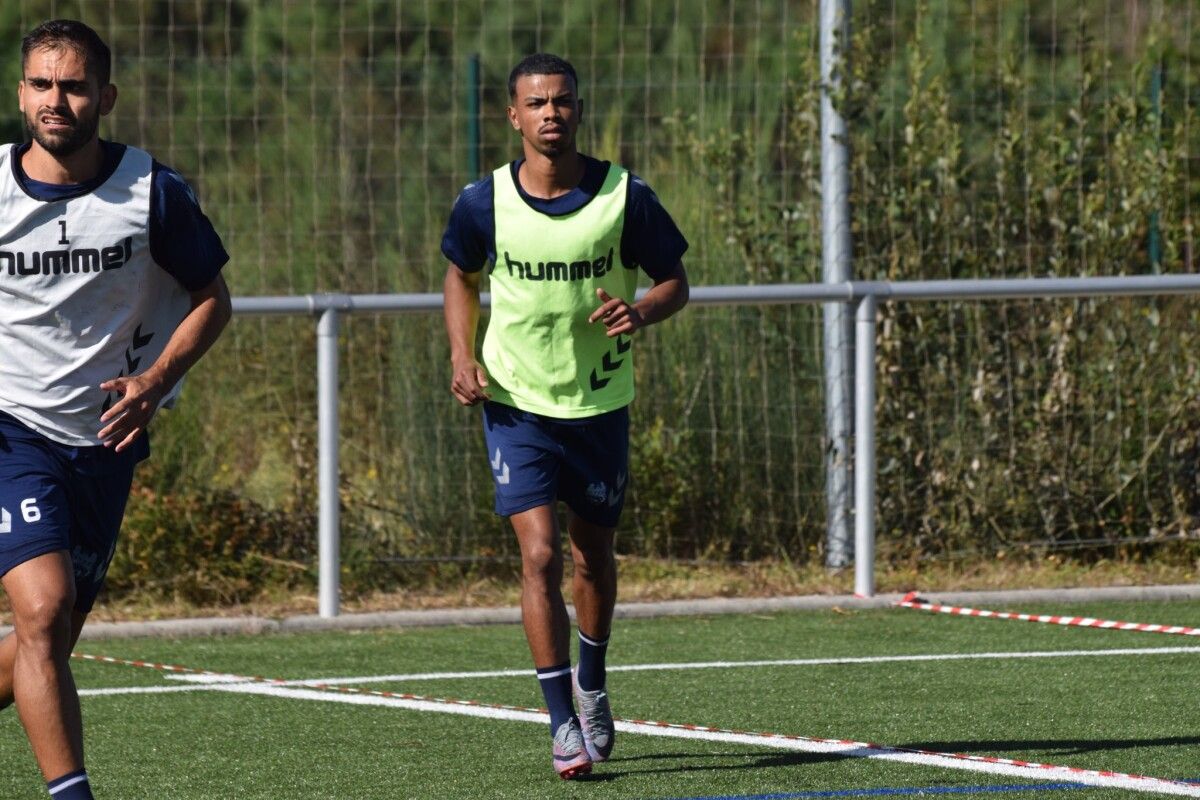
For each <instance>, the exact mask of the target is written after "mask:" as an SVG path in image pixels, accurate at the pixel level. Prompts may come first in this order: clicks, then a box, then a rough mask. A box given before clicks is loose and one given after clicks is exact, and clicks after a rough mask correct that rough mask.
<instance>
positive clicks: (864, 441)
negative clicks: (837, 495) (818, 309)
mask: <svg viewBox="0 0 1200 800" xmlns="http://www.w3.org/2000/svg"><path fill="white" fill-rule="evenodd" d="M876 304H877V299H876V297H875V295H874V294H867V295H865V296H863V297H862V298H860V299H859V301H858V310H857V312H856V313H855V319H856V325H855V343H854V345H855V370H854V416H855V420H854V423H855V424H854V594H855V595H857V596H859V597H871V596H873V595H874V594H875V309H876Z"/></svg>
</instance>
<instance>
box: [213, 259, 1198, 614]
mask: <svg viewBox="0 0 1200 800" xmlns="http://www.w3.org/2000/svg"><path fill="white" fill-rule="evenodd" d="M640 294H641V292H639V296H640ZM1178 294H1200V275H1138V276H1121V277H1104V278H1024V279H987V280H938V281H904V282H885V281H847V282H844V283H821V284H774V285H761V286H702V287H693V288H692V290H691V301H690V302H691V304H693V305H704V306H730V305H780V304H802V303H807V304H815V303H830V302H840V303H846V304H847V305H849V306H850V307H852V308H853V310H854V314H855V350H856V356H855V370H854V395H853V402H854V412H853V415H854V420H855V430H854V457H853V466H854V591H855V594H857V595H859V596H862V597H870V596H872V595H874V593H875V577H874V572H875V472H876V464H875V378H876V375H875V338H876V310H877V308H878V305H879V303H881V302H897V301H906V302H909V301H939V300H956V301H957V300H1015V299H1049V298H1069V297H1115V296H1147V295H1151V296H1153V295H1178ZM481 303H482V305H483V307H484V308H487V307H488V305H489V297H488V295H487V294H486V293H485V294H484V295H483V296H482V297H481ZM441 308H442V296H441V295H440V294H359V295H345V294H313V295H301V296H292V297H239V298H235V299H234V301H233V310H234V313H235V314H239V315H312V316H316V317H317V409H318V410H317V416H318V471H317V474H318V482H319V487H318V495H317V498H318V499H317V502H318V532H317V538H318V560H319V565H318V582H319V589H318V613H320V615H321V616H323V617H334V616H337V614H338V605H339V579H338V574H339V569H340V557H339V548H340V540H341V537H340V531H339V508H338V480H339V471H340V468H339V463H338V437H339V430H338V393H337V386H338V331H339V327H340V320H341V316H342V315H343V314H354V313H373V314H394V313H429V312H433V311H438V310H440V309H441Z"/></svg>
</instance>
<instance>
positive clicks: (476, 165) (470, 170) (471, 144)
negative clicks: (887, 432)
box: [467, 53, 482, 181]
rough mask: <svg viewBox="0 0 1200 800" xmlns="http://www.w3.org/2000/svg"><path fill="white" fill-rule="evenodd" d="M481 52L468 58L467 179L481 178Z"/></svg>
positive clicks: (475, 179)
mask: <svg viewBox="0 0 1200 800" xmlns="http://www.w3.org/2000/svg"><path fill="white" fill-rule="evenodd" d="M479 72H480V64H479V53H472V54H471V55H470V56H468V58H467V180H468V181H477V180H479V171H480V169H481V167H480V155H479V150H480V146H479V143H480V141H481V138H482V137H481V136H480V130H479V127H480V123H479V81H480V77H479Z"/></svg>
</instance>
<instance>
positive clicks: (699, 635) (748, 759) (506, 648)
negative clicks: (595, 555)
mask: <svg viewBox="0 0 1200 800" xmlns="http://www.w3.org/2000/svg"><path fill="white" fill-rule="evenodd" d="M1011 610H1019V611H1032V612H1038V613H1070V614H1080V615H1083V614H1086V615H1090V616H1097V617H1103V618H1108V619H1124V620H1131V621H1135V622H1146V623H1154V622H1161V623H1170V624H1179V625H1190V626H1200V603H1126V604H1118V603H1104V604H1088V605H1070V606H1059V607H1057V608H1055V607H1047V606H1045V605H1042V606H1038V607H1034V608H1021V609H1011ZM612 642H613V644H612V646H611V648H610V657H609V660H610V666H612V667H614V668H620V667H635V666H638V665H661V666H660V667H658V668H647V669H631V670H619V669H614V671H613V672H611V673H610V676H609V689H610V692H611V696H612V698H613V704H614V711H615V713H616V714H617V715H618V716H619V717H622V718H627V719H641V720H660V721H667V722H673V723H685V724H693V725H703V726H711V727H715V728H723V729H724V728H728V729H739V730H750V731H764V732H772V733H780V734H794V735H802V736H810V737H829V738H846V739H853V740H856V741H869V742H877V743H881V744H887V745H897V746H908V747H919V748H925V749H930V750H936V751H943V752H945V751H953V752H969V753H973V754H980V755H989V756H1001V757H1005V758H1016V759H1022V760H1026V761H1040V762H1047V763H1052V764H1058V765H1066V766H1072V767H1080V768H1086V769H1089V770H1113V771H1118V772H1131V773H1140V774H1145V775H1151V776H1154V777H1158V778H1171V779H1196V778H1200V760H1197V759H1196V757H1195V753H1196V751H1197V745H1200V726H1198V725H1197V722H1198V721H1200V704H1198V703H1197V701H1196V699H1195V697H1196V684H1197V679H1200V641H1197V639H1196V637H1184V636H1170V635H1161V634H1147V633H1136V632H1118V631H1102V630H1088V629H1078V628H1060V627H1053V626H1046V625H1035V624H1029V623H1020V622H1002V621H992V620H975V619H964V618H952V617H943V616H934V615H930V614H923V613H919V612H915V611H907V610H899V609H893V610H880V611H822V612H809V613H778V614H769V615H748V616H714V617H677V618H664V619H657V620H628V621H620V620H619V621H618V622H617V624H616V626H615V629H614V631H613V637H612ZM1126 648H1136V649H1140V650H1147V649H1151V650H1159V649H1162V648H1184V651H1183V652H1173V653H1167V652H1159V653H1153V654H1151V653H1141V654H1128V655H1101V656H1083V655H1074V656H1067V657H1046V656H1039V657H1018V656H1017V655H1016V654H1019V653H1031V652H1062V651H1102V650H1113V649H1126ZM77 650H78V651H79V652H84V653H94V654H102V655H106V656H112V657H116V658H124V659H141V660H150V661H162V662H167V663H172V664H179V665H183V666H187V667H191V668H196V669H204V670H211V671H215V672H229V673H233V674H237V675H244V676H252V675H256V676H264V677H269V678H281V679H288V680H298V679H320V678H349V679H355V680H352V681H350V682H349V683H348V684H346V685H348V686H360V687H362V688H364V689H370V690H376V691H392V692H406V693H412V694H415V695H423V696H431V697H440V698H446V697H455V698H463V699H469V700H475V701H479V702H483V703H495V704H508V705H513V706H521V707H539V706H540V705H541V698H540V696H539V695H538V691H537V686H536V682H535V681H534V679H533V677H532V675H531V674H530V673H531V666H530V663H529V658H528V651H527V649H526V647H525V643H524V639H523V636H522V633H521V630H520V628H519V627H518V626H497V627H478V628H475V627H448V628H437V629H412V630H398V631H382V632H380V631H375V632H363V633H336V634H308V635H287V636H262V637H228V638H213V639H185V640H178V641H171V640H162V639H142V640H119V641H116V640H114V641H87V642H83V643H81V645H80V647H79V648H77ZM989 653H999V654H1005V655H1003V656H1002V657H987V658H972V659H940V658H939V659H932V660H927V661H917V662H912V661H910V662H898V661H864V662H863V663H854V664H816V665H813V664H809V665H783V666H780V665H774V666H771V665H745V664H743V665H726V666H712V667H708V668H703V669H700V668H682V669H676V668H667V667H668V666H678V665H689V664H691V665H694V664H696V663H698V662H719V661H727V662H746V661H751V660H754V661H770V660H791V659H820V658H862V659H871V658H876V657H885V656H907V655H930V656H953V655H960V656H961V655H968V654H989ZM73 667H74V671H75V675H76V679H77V682H78V684H79V688H80V690H81V691H82V692H83V693H84V697H83V700H82V703H83V711H84V718H85V725H86V738H87V742H86V746H87V758H88V768H89V772H90V773H91V776H92V779H93V785H94V787H95V790H96V794H97V797H100V798H179V799H180V800H185V799H186V800H192V799H195V800H200V799H201V798H203V799H204V800H213V798H262V799H263V800H268V798H269V799H270V800H282V799H284V798H359V799H366V798H381V799H382V798H388V799H391V798H542V797H546V798H559V797H562V798H580V797H587V798H604V799H605V800H607V799H608V798H689V799H690V798H772V800H774V799H775V798H779V800H784V799H785V798H809V797H812V798H816V797H885V796H897V795H899V796H930V797H932V796H947V797H976V796H978V797H989V798H1035V797H1054V796H1061V797H1063V798H1064V800H1068V799H1069V800H1074V799H1075V798H1118V797H1134V796H1138V794H1139V793H1136V792H1131V791H1128V790H1123V789H1113V788H1062V787H1059V786H1057V785H1056V784H1045V785H1041V788H1040V789H1033V788H1025V787H1034V786H1038V785H1039V784H1037V783H1036V782H1034V781H1031V780H1028V779H1021V778H1013V777H1008V776H1003V775H996V774H988V773H986V772H967V771H963V770H958V769H948V768H945V767H939V766H930V765H925V764H907V763H896V762H890V761H883V760H879V759H875V758H847V757H845V756H842V755H835V754H827V753H806V752H793V751H786V750H780V749H777V748H772V747H766V746H753V745H749V744H742V743H736V742H730V741H697V740H689V739H677V738H662V737H658V736H649V735H644V734H640V733H631V732H622V733H620V734H619V735H618V745H617V750H616V753H615V754H614V759H613V760H612V761H610V762H608V763H606V764H600V765H597V766H596V768H595V772H594V774H593V776H592V778H591V779H590V780H586V781H578V782H572V783H564V782H561V781H559V780H558V779H557V778H556V777H555V776H554V774H553V772H552V770H551V768H550V757H549V741H550V740H549V734H548V726H547V725H545V724H543V723H534V722H528V721H520V720H509V719H486V718H476V717H466V716H455V715H451V714H446V713H438V712H436V711H426V710H415V709H411V708H398V707H389V706H365V705H363V706H360V705H350V704H347V703H344V702H333V701H328V700H324V699H321V696H317V697H315V699H298V698H296V697H291V696H287V697H276V696H266V695H262V694H255V693H233V692H230V691H228V690H224V689H221V688H207V689H201V688H197V686H196V683H194V682H189V681H185V680H180V679H179V678H178V677H171V676H170V675H169V674H168V673H165V672H162V671H157V670H151V669H144V668H135V667H131V666H121V665H114V664H97V663H89V662H81V661H74V662H73ZM491 670H518V671H520V672H521V673H522V674H519V675H512V676H494V677H471V678H447V677H441V678H420V679H416V678H408V679H391V680H375V679H373V678H375V677H378V676H387V675H411V674H416V673H422V674H428V673H443V672H460V671H491ZM260 685H261V684H260ZM141 687H150V688H154V687H159V688H162V687H175V689H173V690H172V691H170V692H163V693H152V694H151V693H128V694H121V693H114V692H112V691H111V690H116V689H119V688H129V689H138V688H141ZM322 694H323V695H324V696H326V697H328V696H332V695H334V694H335V693H333V692H329V691H325V692H323V693H322ZM339 696H340V697H343V698H344V697H345V695H344V694H341V695H339ZM1002 787H1012V788H1010V789H1008V790H1004V789H1003V788H1002ZM919 793H920V794H919ZM1146 796H1155V795H1146ZM0 797H3V798H12V800H23V798H41V797H45V789H44V784H43V783H42V780H41V777H40V776H39V774H38V772H37V770H36V768H35V766H34V763H33V758H32V755H31V754H30V752H29V748H28V745H27V743H26V741H25V738H24V734H23V732H22V730H21V728H20V725H19V723H18V721H17V718H16V715H15V714H14V713H13V711H12V710H11V709H9V710H6V711H4V712H0Z"/></svg>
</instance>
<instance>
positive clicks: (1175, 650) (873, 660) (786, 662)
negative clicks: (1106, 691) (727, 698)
mask: <svg viewBox="0 0 1200 800" xmlns="http://www.w3.org/2000/svg"><path fill="white" fill-rule="evenodd" d="M1182 653H1192V654H1195V653H1200V647H1129V648H1121V649H1115V650H1040V651H1038V650H1035V651H1028V652H1015V653H929V654H924V655H909V656H861V657H846V658H791V659H777V660H769V661H767V660H764V661H695V662H690V663H689V662H684V663H668V664H624V665H610V666H608V667H606V668H605V671H606V672H647V671H654V672H662V671H666V670H691V669H737V668H748V667H813V666H826V665H836V664H888V663H911V662H916V661H974V660H989V659H1009V658H1087V657H1098V656H1110V657H1111V656H1149V655H1178V654H1182ZM532 674H533V670H532V669H497V670H479V671H473V672H411V673H398V674H394V675H361V676H357V677H348V678H305V679H302V680H294V681H284V682H283V683H282V685H284V686H314V685H317V684H324V685H326V686H338V685H342V684H359V683H391V682H396V681H435V680H456V679H462V678H511V677H528V676H529V675H532ZM166 677H167V678H169V679H171V680H188V678H187V677H186V676H181V675H167V676H166ZM200 679H201V680H206V679H205V678H204V677H203V676H202V677H201V678H200Z"/></svg>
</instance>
